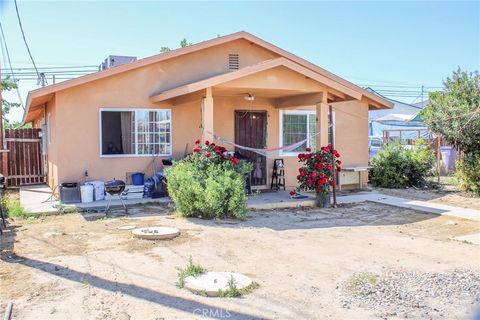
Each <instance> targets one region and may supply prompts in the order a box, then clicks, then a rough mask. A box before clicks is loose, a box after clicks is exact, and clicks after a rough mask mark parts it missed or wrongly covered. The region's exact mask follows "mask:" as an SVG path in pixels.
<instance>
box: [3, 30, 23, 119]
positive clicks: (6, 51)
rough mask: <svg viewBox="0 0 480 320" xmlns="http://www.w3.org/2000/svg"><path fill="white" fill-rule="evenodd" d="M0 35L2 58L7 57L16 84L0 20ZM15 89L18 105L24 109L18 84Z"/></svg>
mask: <svg viewBox="0 0 480 320" xmlns="http://www.w3.org/2000/svg"><path fill="white" fill-rule="evenodd" d="M0 36H1V38H2V49H3V47H5V53H6V54H4V53H3V50H2V54H3V58H4V60H5V56H6V57H7V60H8V65H9V66H10V71H11V76H12V79H13V82H14V83H15V84H16V83H17V79H16V77H15V74H14V72H13V69H12V60H10V52H9V51H8V46H7V39H6V38H5V34H4V33H3V26H2V22H1V21H0ZM15 90H16V91H17V96H18V100H19V102H20V105H21V106H22V108H23V110H25V105H24V104H23V100H22V95H21V94H20V90H19V89H18V85H17V86H16V88H15Z"/></svg>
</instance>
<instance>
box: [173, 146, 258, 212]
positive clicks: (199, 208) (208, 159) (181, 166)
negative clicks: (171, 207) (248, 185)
mask: <svg viewBox="0 0 480 320" xmlns="http://www.w3.org/2000/svg"><path fill="white" fill-rule="evenodd" d="M192 151H193V152H192V153H191V154H190V155H188V156H187V157H186V158H184V159H182V160H180V161H175V162H174V164H173V166H172V167H171V168H169V169H167V170H166V175H167V180H168V192H169V194H170V197H171V198H172V200H173V201H174V203H175V206H176V209H177V210H178V211H179V212H180V213H181V214H182V215H184V216H189V217H192V216H194V217H198V216H201V217H202V218H226V217H232V218H243V217H244V216H245V214H246V213H247V206H246V201H247V196H246V192H245V177H246V174H248V173H249V172H250V171H251V164H249V163H247V162H245V161H243V160H240V159H237V158H235V157H233V156H230V155H229V154H228V153H227V150H226V149H225V148H224V147H223V146H218V145H216V144H215V143H211V142H209V141H205V142H204V143H203V144H201V143H200V141H199V140H197V141H195V147H194V148H193V150H192Z"/></svg>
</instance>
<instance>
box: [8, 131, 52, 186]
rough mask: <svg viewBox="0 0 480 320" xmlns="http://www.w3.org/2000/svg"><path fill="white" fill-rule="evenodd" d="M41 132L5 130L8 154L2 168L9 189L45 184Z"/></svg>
mask: <svg viewBox="0 0 480 320" xmlns="http://www.w3.org/2000/svg"><path fill="white" fill-rule="evenodd" d="M40 132H41V129H5V143H6V150H8V152H6V155H5V156H4V157H3V159H4V160H6V163H4V164H3V165H2V167H3V168H4V169H3V171H4V172H3V175H4V176H5V180H6V183H7V186H8V187H12V186H20V185H25V184H38V183H44V182H45V168H44V161H43V155H42V139H41V137H40ZM5 173H6V174H5Z"/></svg>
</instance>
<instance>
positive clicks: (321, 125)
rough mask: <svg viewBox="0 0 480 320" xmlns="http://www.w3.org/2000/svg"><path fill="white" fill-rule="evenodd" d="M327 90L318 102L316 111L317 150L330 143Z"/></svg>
mask: <svg viewBox="0 0 480 320" xmlns="http://www.w3.org/2000/svg"><path fill="white" fill-rule="evenodd" d="M327 95H328V93H327V92H323V95H322V100H321V101H320V102H317V103H316V105H315V106H316V112H317V126H316V132H317V133H318V132H319V134H317V136H316V137H315V141H316V144H317V150H320V147H323V146H326V145H327V144H328V103H327Z"/></svg>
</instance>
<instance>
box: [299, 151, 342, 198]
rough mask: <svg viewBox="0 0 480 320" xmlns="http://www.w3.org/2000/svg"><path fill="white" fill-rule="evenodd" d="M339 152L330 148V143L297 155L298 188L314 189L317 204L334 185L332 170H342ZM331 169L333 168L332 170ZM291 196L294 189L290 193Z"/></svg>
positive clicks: (326, 195) (327, 194)
mask: <svg viewBox="0 0 480 320" xmlns="http://www.w3.org/2000/svg"><path fill="white" fill-rule="evenodd" d="M339 158H340V154H339V153H338V151H337V150H335V149H332V146H331V145H328V146H325V147H321V148H320V150H319V151H316V152H311V150H310V149H309V148H307V149H306V152H305V153H300V154H299V155H298V161H299V162H300V163H301V164H302V166H301V168H300V169H298V175H297V180H298V182H299V186H298V190H299V191H300V190H306V191H315V192H316V194H317V204H318V205H321V204H323V202H324V200H325V199H326V198H327V197H328V196H329V191H330V189H331V187H333V186H334V185H335V180H334V172H340V171H341V170H342V168H341V164H342V162H341V161H340V160H339ZM332 169H333V170H332ZM290 194H291V195H292V196H294V195H295V194H296V191H292V192H291V193H290Z"/></svg>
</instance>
